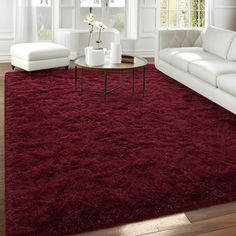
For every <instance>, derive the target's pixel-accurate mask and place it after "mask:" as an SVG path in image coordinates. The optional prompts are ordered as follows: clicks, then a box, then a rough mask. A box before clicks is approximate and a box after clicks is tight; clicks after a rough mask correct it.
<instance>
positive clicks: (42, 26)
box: [32, 0, 52, 40]
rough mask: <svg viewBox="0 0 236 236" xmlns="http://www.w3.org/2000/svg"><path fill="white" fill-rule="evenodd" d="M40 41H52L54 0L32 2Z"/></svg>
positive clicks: (35, 0)
mask: <svg viewBox="0 0 236 236" xmlns="http://www.w3.org/2000/svg"><path fill="white" fill-rule="evenodd" d="M32 3H33V4H32V5H33V7H34V11H33V12H34V15H35V17H34V18H33V19H35V21H36V27H37V39H38V40H52V0H32Z"/></svg>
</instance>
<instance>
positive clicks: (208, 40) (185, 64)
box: [155, 26, 236, 114]
mask: <svg viewBox="0 0 236 236" xmlns="http://www.w3.org/2000/svg"><path fill="white" fill-rule="evenodd" d="M155 53H156V55H155V65H156V68H157V69H158V70H160V71H161V72H163V73H165V74H166V75H168V76H169V77H171V78H173V79H175V80H177V81H179V82H180V83H182V84H184V85H186V86H187V87H189V88H191V89H193V90H194V91H196V92H198V93H199V94H201V95H203V96H205V97H207V98H208V99H210V100H212V101H213V102H215V103H217V104H219V105H220V106H222V107H224V108H226V109H227V110H229V111H231V112H233V113H234V114H236V32H234V31H229V30H224V29H220V28H216V27H213V26H210V27H208V28H207V29H206V30H199V29H184V30H183V29H181V30H178V29H175V30H157V32H156V49H155Z"/></svg>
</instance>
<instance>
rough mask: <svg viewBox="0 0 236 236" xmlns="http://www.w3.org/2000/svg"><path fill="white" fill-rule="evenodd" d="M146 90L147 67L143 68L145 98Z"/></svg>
mask: <svg viewBox="0 0 236 236" xmlns="http://www.w3.org/2000/svg"><path fill="white" fill-rule="evenodd" d="M145 88H146V66H144V67H143V97H144V94H145Z"/></svg>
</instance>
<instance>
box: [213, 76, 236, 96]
mask: <svg viewBox="0 0 236 236" xmlns="http://www.w3.org/2000/svg"><path fill="white" fill-rule="evenodd" d="M217 86H218V88H219V89H221V90H223V91H225V92H226V93H229V94H231V95H232V96H235V97H236V73H235V74H226V75H221V76H219V77H218V78H217Z"/></svg>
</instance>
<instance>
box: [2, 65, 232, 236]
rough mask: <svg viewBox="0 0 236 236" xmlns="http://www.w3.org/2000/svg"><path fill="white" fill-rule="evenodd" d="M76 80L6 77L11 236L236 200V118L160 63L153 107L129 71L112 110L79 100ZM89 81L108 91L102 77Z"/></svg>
mask: <svg viewBox="0 0 236 236" xmlns="http://www.w3.org/2000/svg"><path fill="white" fill-rule="evenodd" d="M138 75H140V76H141V71H140V73H139V72H137V76H138ZM72 76H73V71H70V70H69V71H64V70H51V71H44V72H35V73H33V74H32V75H29V74H27V73H24V72H15V73H7V74H6V115H5V116H6V127H5V128H6V129H5V130H6V148H5V152H6V156H5V158H6V179H5V181H6V230H7V235H10V236H12V235H37V236H39V235H43V236H49V235H50V236H52V235H67V234H73V233H78V232H85V231H90V230H94V229H98V228H105V227H111V226H116V225H120V224H126V223H130V222H135V221H140V220H145V219H150V218H155V217H159V216H162V215H166V214H172V213H176V212H183V211H186V210H190V209H195V208H199V207H204V206H209V205H213V204H218V203H225V202H228V201H232V200H236V158H235V157H236V116H235V115H233V114H232V113H230V112H228V111H227V110H225V109H223V108H221V107H219V106H218V105H215V104H214V103H212V102H211V101H208V100H207V99H205V98H203V97H202V96H200V95H198V94H197V93H195V92H193V91H191V90H190V89H188V88H186V87H185V86H183V85H181V84H179V83H178V82H176V81H174V80H172V79H170V78H168V77H167V76H165V75H164V74H162V73H160V72H158V71H157V70H156V69H155V67H154V66H153V65H148V68H147V77H148V82H147V92H146V96H145V98H144V99H143V98H142V94H141V90H142V80H141V78H137V80H136V84H135V86H136V88H135V95H134V96H132V95H131V93H132V92H131V78H130V77H131V75H130V74H128V73H125V74H124V75H123V77H124V87H125V88H124V90H116V91H115V92H114V93H113V94H109V95H108V98H107V102H105V101H104V99H103V96H102V95H97V94H94V93H89V92H86V93H84V94H83V95H81V94H80V93H78V92H76V91H75V90H74V80H73V79H72ZM86 76H87V79H86V82H87V84H89V86H90V87H97V88H96V89H98V87H99V86H100V88H102V84H103V80H102V77H101V75H100V74H99V73H97V74H95V73H94V72H91V73H89V72H88V73H87V75H86ZM114 76H115V77H114V78H113V79H111V78H110V79H109V87H115V86H116V83H118V77H116V76H117V75H114Z"/></svg>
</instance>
